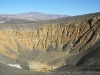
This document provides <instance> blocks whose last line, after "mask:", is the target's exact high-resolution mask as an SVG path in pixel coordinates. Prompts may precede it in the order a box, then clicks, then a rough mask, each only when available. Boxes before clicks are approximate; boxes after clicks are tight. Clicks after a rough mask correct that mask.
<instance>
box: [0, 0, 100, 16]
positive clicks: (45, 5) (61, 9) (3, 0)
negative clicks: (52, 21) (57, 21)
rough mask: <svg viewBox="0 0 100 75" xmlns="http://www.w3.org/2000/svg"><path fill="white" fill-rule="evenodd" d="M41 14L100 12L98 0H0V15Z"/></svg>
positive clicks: (99, 0) (99, 1) (71, 14)
mask: <svg viewBox="0 0 100 75" xmlns="http://www.w3.org/2000/svg"><path fill="white" fill-rule="evenodd" d="M25 12H42V13H46V14H66V15H70V16H74V15H81V14H87V13H94V12H100V0H0V13H2V14H16V13H25Z"/></svg>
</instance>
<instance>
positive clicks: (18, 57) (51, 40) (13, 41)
mask: <svg viewBox="0 0 100 75" xmlns="http://www.w3.org/2000/svg"><path fill="white" fill-rule="evenodd" d="M0 63H1V64H3V65H4V66H6V67H7V68H8V65H7V64H12V65H14V64H19V65H20V67H21V68H22V69H20V71H21V70H23V71H22V72H24V70H25V71H26V70H29V71H31V72H32V73H35V72H34V71H37V72H49V71H53V70H54V71H55V70H57V71H66V70H70V71H71V70H73V71H74V70H99V69H100V13H92V14H86V15H80V16H74V17H67V18H59V19H53V20H45V21H37V22H30V23H21V24H19V23H18V24H14V23H12V24H7V23H2V24H0ZM9 67H10V66H9ZM0 69H1V70H0V71H2V72H1V73H3V75H7V72H9V73H10V74H11V73H12V71H9V70H8V69H9V68H8V69H6V70H5V71H3V68H1V67H0ZM13 70H14V69H13ZM16 71H17V70H16ZM29 71H28V72H29ZM5 72H6V73H5ZM22 72H21V73H22ZM28 72H27V73H28ZM16 73H17V72H16ZM32 73H31V74H32ZM12 74H14V73H12ZM35 75H36V74H35Z"/></svg>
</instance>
